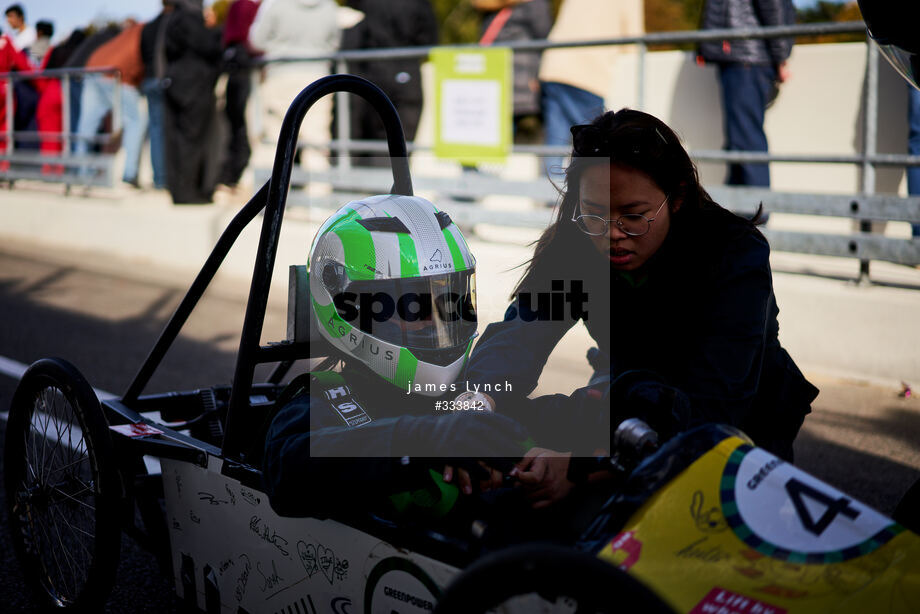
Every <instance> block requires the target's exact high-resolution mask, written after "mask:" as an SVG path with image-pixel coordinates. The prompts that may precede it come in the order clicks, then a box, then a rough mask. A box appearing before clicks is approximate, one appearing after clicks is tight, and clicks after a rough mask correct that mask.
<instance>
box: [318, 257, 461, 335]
mask: <svg viewBox="0 0 920 614" xmlns="http://www.w3.org/2000/svg"><path fill="white" fill-rule="evenodd" d="M334 300H335V304H336V308H337V310H338V312H339V315H340V316H342V318H344V319H345V320H348V321H349V323H350V324H352V325H353V326H356V327H358V328H359V329H360V330H361V331H363V332H365V333H367V334H369V335H372V336H374V337H375V338H377V339H380V340H381V341H385V342H387V343H391V344H393V345H397V346H399V347H404V348H408V349H415V350H447V349H451V348H456V347H461V346H462V348H463V349H465V348H466V345H467V344H468V343H469V341H470V339H472V338H473V336H474V335H475V334H476V324H477V318H476V282H475V273H474V272H473V271H472V270H467V271H458V272H451V273H444V274H441V275H432V276H429V277H411V278H404V279H375V280H368V281H355V282H352V283H351V284H349V285H348V287H347V288H346V289H345V291H344V292H342V293H341V294H339V295H338V296H336V297H335V299H334Z"/></svg>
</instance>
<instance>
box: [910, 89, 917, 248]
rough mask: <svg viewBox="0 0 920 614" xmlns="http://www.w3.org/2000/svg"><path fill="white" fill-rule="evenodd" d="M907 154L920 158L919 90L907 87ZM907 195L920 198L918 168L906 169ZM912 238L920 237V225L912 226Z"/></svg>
mask: <svg viewBox="0 0 920 614" xmlns="http://www.w3.org/2000/svg"><path fill="white" fill-rule="evenodd" d="M907 90H908V92H907V124H908V128H909V131H908V135H907V153H909V154H910V155H912V156H920V90H917V89H916V88H915V87H913V86H911V85H908V86H907ZM907 193H908V194H909V195H911V196H920V166H908V167H907ZM912 227H913V233H912V234H913V236H915V237H920V224H913V225H912Z"/></svg>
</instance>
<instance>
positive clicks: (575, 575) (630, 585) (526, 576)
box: [434, 544, 673, 614]
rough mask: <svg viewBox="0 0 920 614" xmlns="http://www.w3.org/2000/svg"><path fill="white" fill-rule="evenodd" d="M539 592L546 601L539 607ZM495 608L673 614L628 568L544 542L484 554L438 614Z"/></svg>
mask: <svg viewBox="0 0 920 614" xmlns="http://www.w3.org/2000/svg"><path fill="white" fill-rule="evenodd" d="M537 596H539V598H541V599H542V600H543V602H542V603H541V604H539V605H538V604H537V601H536V600H537V598H538V597H537ZM525 599H529V601H523V600H525ZM489 610H494V611H496V612H574V613H578V614H587V613H589V612H590V613H594V612H604V613H611V614H613V613H617V612H619V613H626V612H643V613H647V614H659V613H660V614H673V610H672V609H670V608H669V607H668V606H667V605H666V604H665V603H664V602H663V601H662V600H661V599H660V598H659V597H658V596H657V595H656V594H655V593H653V592H652V591H651V590H650V589H648V588H647V587H646V586H645V585H643V584H642V583H641V582H639V581H638V580H636V579H635V578H633V577H632V576H630V575H629V574H627V573H626V572H624V571H620V570H619V569H617V568H616V567H613V566H612V565H610V564H609V563H605V562H604V561H602V560H600V559H598V558H596V557H594V556H591V555H589V554H587V553H584V552H579V551H577V550H573V549H571V548H563V547H561V546H552V545H544V544H528V545H525V546H516V547H513V548H509V549H507V550H503V551H500V552H496V553H495V554H492V555H489V556H486V557H483V558H482V559H480V560H479V561H477V562H476V563H474V564H473V565H471V566H470V567H468V568H467V569H465V570H464V571H463V573H461V574H460V575H459V576H458V577H457V579H456V580H454V582H453V583H452V584H451V585H450V586H449V587H447V590H446V591H444V594H443V595H442V596H441V599H440V600H439V601H438V605H437V607H436V608H435V610H434V614H480V613H484V612H486V611H489Z"/></svg>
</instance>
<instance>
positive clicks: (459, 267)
mask: <svg viewBox="0 0 920 614" xmlns="http://www.w3.org/2000/svg"><path fill="white" fill-rule="evenodd" d="M442 232H443V233H444V240H445V241H447V247H448V248H450V257H451V258H452V259H453V261H454V270H455V271H465V270H466V262H465V261H464V260H463V254H461V253H460V248H459V247H458V246H457V240H456V239H454V235H453V233H452V232H450V226H448V227H447V228H445V229H444V230H443V231H442Z"/></svg>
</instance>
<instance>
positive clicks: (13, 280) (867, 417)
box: [0, 250, 920, 612]
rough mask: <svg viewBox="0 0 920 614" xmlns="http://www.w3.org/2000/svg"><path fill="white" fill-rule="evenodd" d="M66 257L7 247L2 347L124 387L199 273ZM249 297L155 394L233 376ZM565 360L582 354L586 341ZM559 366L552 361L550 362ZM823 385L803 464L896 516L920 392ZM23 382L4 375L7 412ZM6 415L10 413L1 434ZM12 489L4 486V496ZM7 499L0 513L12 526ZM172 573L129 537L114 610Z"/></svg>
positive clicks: (913, 458) (20, 607) (4, 577)
mask: <svg viewBox="0 0 920 614" xmlns="http://www.w3.org/2000/svg"><path fill="white" fill-rule="evenodd" d="M76 262H77V261H76V260H75V259H73V258H67V257H61V255H56V256H52V255H48V254H43V255H35V254H32V255H27V256H25V255H22V254H12V253H3V252H2V250H0V356H2V357H5V358H7V359H10V360H13V361H17V362H19V363H24V364H29V363H31V362H32V361H34V360H37V359H39V358H42V357H46V356H61V357H64V358H67V359H68V360H70V361H71V362H73V363H74V364H75V365H76V366H77V367H78V368H79V369H80V370H81V372H82V373H83V374H84V375H85V376H86V377H87V379H88V380H89V382H90V383H91V384H92V385H93V386H94V387H96V388H97V389H101V390H107V391H111V392H115V393H120V392H122V391H123V390H124V389H125V387H126V386H127V385H128V383H129V382H130V381H131V379H132V377H133V375H134V373H135V371H136V370H137V368H138V367H139V366H140V364H141V363H142V361H143V359H144V358H145V357H146V354H147V352H148V351H149V349H150V348H151V347H152V345H153V342H154V340H155V339H156V337H157V335H158V333H159V331H160V329H161V328H162V326H163V324H164V323H165V321H166V318H168V316H169V315H170V314H171V313H172V311H173V309H174V308H175V306H176V305H177V304H178V302H179V300H180V299H181V297H182V296H183V294H184V292H185V289H186V288H187V286H188V284H189V283H190V281H191V279H192V274H175V273H174V272H168V271H143V270H139V269H138V267H137V266H136V265H135V266H132V267H131V270H130V274H128V275H122V274H113V273H111V272H108V273H101V272H99V269H100V268H104V269H108V270H110V271H111V270H115V269H117V268H118V267H117V266H116V265H117V263H108V264H109V266H105V267H92V270H89V269H87V268H85V265H82V264H80V265H78V264H76ZM243 313H244V301H243V300H242V299H241V294H240V287H239V285H238V284H236V285H233V284H231V285H228V286H226V287H224V288H221V289H218V291H217V292H213V293H209V294H208V295H206V297H205V299H204V300H203V302H202V303H201V305H200V308H199V309H198V310H197V312H196V314H195V315H194V316H193V319H192V320H191V321H190V323H189V327H188V328H187V331H186V332H185V333H184V334H183V336H182V337H180V339H179V341H178V342H177V343H176V345H175V347H174V349H173V351H172V352H171V353H170V354H169V355H168V356H167V359H166V361H165V362H164V364H163V366H162V368H161V369H160V371H159V372H158V375H157V376H156V377H155V378H154V380H153V382H152V383H151V385H150V386H149V387H148V391H151V392H152V391H167V390H178V389H191V388H197V387H201V386H208V385H213V384H216V383H222V382H228V381H229V380H230V378H231V374H232V371H233V365H234V359H235V353H236V347H237V344H238V342H239V341H238V338H239V331H240V328H241V325H242V319H243ZM265 328H266V331H268V332H269V334H267V335H266V337H265V338H266V339H280V338H282V337H283V334H281V333H282V331H283V330H284V313H283V310H282V309H280V308H278V307H277V305H274V306H270V309H269V314H268V318H267V321H266V327H265ZM569 347H571V346H566V348H564V349H563V351H564V352H565V353H567V354H566V355H562V356H557V357H554V359H555V360H557V361H561V362H567V363H573V362H577V361H583V360H584V358H583V356H584V348H583V347H577V348H575V349H568V348H569ZM551 364H553V363H551ZM808 375H809V377H810V378H811V379H812V380H813V381H814V382H815V383H816V384H817V385H818V386H819V387H820V388H821V395H820V396H819V397H818V399H817V401H816V403H815V405H814V411H813V413H812V415H811V416H810V417H809V418H808V419H807V421H806V426H805V428H804V429H803V432H802V434H801V436H800V438H799V440H798V441H797V445H796V454H797V463H796V464H798V465H800V466H801V467H803V468H804V469H806V470H807V471H810V472H812V473H813V474H815V475H817V476H818V477H820V478H822V479H824V480H826V481H828V482H829V483H831V484H833V485H834V486H837V487H838V488H840V489H841V490H844V491H845V492H848V493H850V494H851V495H853V496H855V497H857V498H859V499H862V500H863V501H865V502H866V503H868V504H870V505H873V506H874V507H876V508H878V509H879V510H881V511H882V512H885V513H891V512H892V511H893V509H894V507H895V505H896V503H897V501H898V499H899V498H900V496H901V495H902V494H903V492H904V491H905V490H906V489H907V488H908V487H909V485H910V484H912V483H913V482H914V481H916V480H917V479H918V478H920V446H918V444H917V442H920V401H918V400H917V398H916V397H913V398H910V399H905V398H901V397H899V396H898V392H899V391H898V390H897V389H894V388H880V387H874V386H871V385H867V384H857V383H853V382H851V381H847V380H842V379H838V378H831V377H824V376H822V375H821V374H820V373H817V372H816V373H809V374H808ZM15 383H16V382H15V380H14V379H13V378H11V377H9V376H6V375H0V411H6V409H7V408H8V405H9V401H10V397H11V395H12V392H13V390H14V388H15ZM5 430H6V423H5V421H3V420H0V441H2V437H3V436H4V435H5ZM4 496H5V495H4V494H3V493H0V499H2V498H3V497H4ZM5 509H6V505H5V501H0V510H2V511H0V522H2V523H3V524H4V530H5V528H6V517H5ZM29 603H30V602H29V598H28V595H26V594H24V592H23V584H22V576H21V573H20V571H19V569H18V567H17V564H16V562H15V560H14V557H13V554H12V551H11V547H10V544H9V541H8V540H7V539H0V604H2V605H0V610H2V611H4V612H31V611H34V610H32V609H30V607H31V606H30V605H29ZM177 609H178V604H177V602H176V600H175V599H174V597H173V591H172V584H171V581H169V580H167V579H165V578H163V577H162V576H161V575H160V573H159V571H158V569H157V566H156V564H155V562H154V560H153V558H152V557H151V556H150V555H148V554H146V553H145V552H143V551H141V550H140V549H139V548H138V547H137V546H136V545H135V544H134V543H133V542H132V541H131V540H130V539H129V538H127V537H125V538H123V546H122V559H121V566H120V568H119V571H118V578H117V582H116V587H115V591H114V593H113V595H112V599H111V600H110V604H109V611H111V612H169V611H177Z"/></svg>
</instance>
